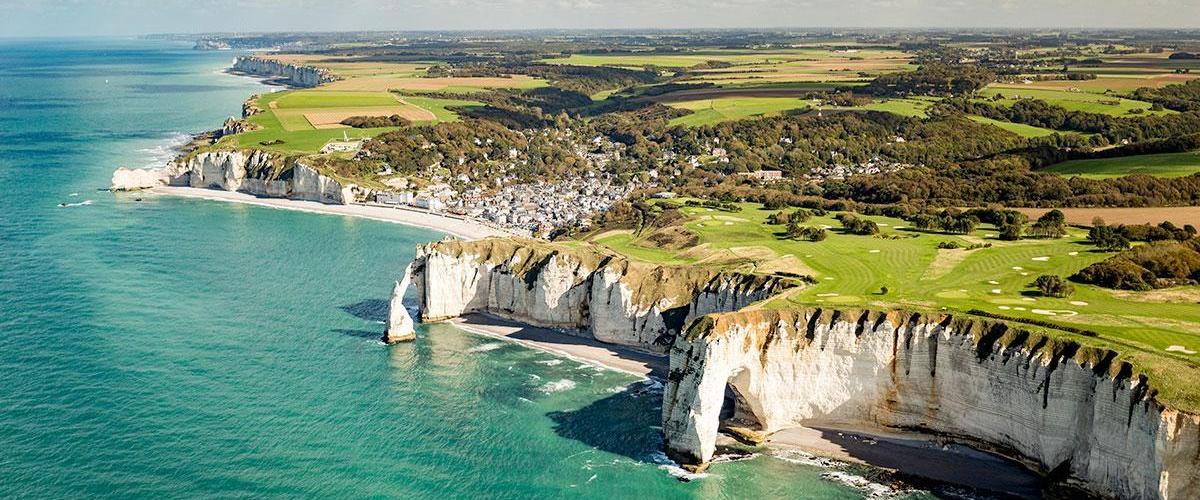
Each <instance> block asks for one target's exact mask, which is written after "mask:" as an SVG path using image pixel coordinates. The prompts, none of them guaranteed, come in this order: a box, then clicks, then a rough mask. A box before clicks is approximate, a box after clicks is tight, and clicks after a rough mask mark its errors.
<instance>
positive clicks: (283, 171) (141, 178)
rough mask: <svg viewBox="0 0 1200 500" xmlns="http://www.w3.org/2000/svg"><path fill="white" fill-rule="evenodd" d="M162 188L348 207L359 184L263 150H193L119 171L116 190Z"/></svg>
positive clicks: (116, 178)
mask: <svg viewBox="0 0 1200 500" xmlns="http://www.w3.org/2000/svg"><path fill="white" fill-rule="evenodd" d="M158 186H187V187H195V188H207V189H219V190H224V191H238V192H242V193H247V194H252V195H255V196H264V197H271V198H290V199H297V200H309V201H319V202H322V203H331V204H339V205H340V204H346V203H349V202H351V201H353V200H354V193H355V190H356V186H354V185H352V184H343V183H342V182H340V181H338V180H337V179H334V178H332V177H329V176H327V175H324V174H322V173H321V172H319V171H318V170H317V169H316V168H313V167H311V166H309V165H307V164H305V163H304V162H303V161H302V160H301V159H298V158H288V157H284V156H282V155H280V154H277V153H271V152H268V151H261V150H215V151H203V152H193V153H190V154H187V155H184V156H181V157H179V158H176V159H175V160H174V161H172V162H171V163H169V164H167V166H166V167H164V168H162V169H128V168H119V169H117V170H116V171H114V172H113V178H112V189H113V190H114V191H131V190H138V189H151V188H155V187H158Z"/></svg>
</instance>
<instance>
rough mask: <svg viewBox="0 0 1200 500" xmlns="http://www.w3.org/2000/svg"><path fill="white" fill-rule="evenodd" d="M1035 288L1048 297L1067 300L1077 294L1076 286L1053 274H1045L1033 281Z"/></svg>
mask: <svg viewBox="0 0 1200 500" xmlns="http://www.w3.org/2000/svg"><path fill="white" fill-rule="evenodd" d="M1033 286H1034V287H1035V288H1037V289H1038V291H1039V292H1041V293H1042V295H1044V296H1046V297H1058V298H1060V299H1061V298H1066V297H1070V296H1071V295H1073V294H1074V293H1075V286H1074V285H1072V284H1071V283H1069V282H1068V281H1067V280H1065V279H1063V278H1062V277H1061V276H1056V275H1053V274H1043V275H1041V276H1038V277H1037V279H1036V280H1034V281H1033Z"/></svg>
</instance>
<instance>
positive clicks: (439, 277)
mask: <svg viewBox="0 0 1200 500" xmlns="http://www.w3.org/2000/svg"><path fill="white" fill-rule="evenodd" d="M412 269H413V273H414V279H413V282H414V284H415V285H416V288H417V296H418V301H419V304H420V312H421V318H422V319H423V320H425V321H437V320H442V319H448V318H453V317H457V316H461V315H463V314H468V313H472V312H487V313H491V314H496V315H499V316H504V317H508V318H512V319H515V320H519V321H522V322H525V323H529V324H532V325H536V326H543V327H550V328H559V329H565V330H572V331H575V332H577V333H580V334H583V335H588V336H591V337H594V338H595V339H597V340H600V341H602V342H608V343H613V344H622V345H628V346H634V347H638V348H642V349H647V350H653V351H658V352H665V351H666V350H667V349H668V348H669V347H670V345H671V342H672V341H673V340H674V336H675V335H677V334H678V333H679V331H680V330H681V329H682V328H683V325H685V324H686V323H687V322H688V321H689V320H690V319H692V318H694V317H697V316H701V315H704V314H708V313H710V312H715V311H729V310H734V309H738V308H741V307H745V306H747V305H749V304H750V303H752V302H756V301H758V300H762V299H764V298H767V297H769V296H771V295H774V294H776V293H778V292H779V291H781V290H783V289H785V288H788V287H790V286H794V283H792V282H790V281H785V280H781V279H779V278H774V277H766V276H758V275H750V274H740V273H725V272H717V271H712V270H708V269H701V268H694V267H686V268H685V267H663V266H655V265H651V264H644V263H635V262H631V261H628V260H625V259H623V258H619V257H612V256H604V255H599V254H595V253H591V252H586V251H579V252H573V251H568V250H565V249H563V248H559V247H554V246H551V245H548V244H545V243H539V242H534V241H514V240H506V239H485V240H479V241H473V242H462V241H443V242H438V243H432V244H429V245H426V246H423V247H420V248H418V250H417V257H416V259H415V260H414V264H413V268H412Z"/></svg>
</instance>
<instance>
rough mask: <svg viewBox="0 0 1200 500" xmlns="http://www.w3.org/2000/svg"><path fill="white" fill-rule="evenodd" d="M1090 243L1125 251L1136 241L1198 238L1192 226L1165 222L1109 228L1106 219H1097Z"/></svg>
mask: <svg viewBox="0 0 1200 500" xmlns="http://www.w3.org/2000/svg"><path fill="white" fill-rule="evenodd" d="M1087 237H1088V241H1090V242H1091V243H1092V244H1093V245H1096V246H1097V247H1100V248H1101V249H1103V250H1110V251H1112V250H1124V249H1126V248H1129V245H1130V243H1131V242H1134V241H1146V242H1152V241H1168V240H1174V241H1187V240H1189V239H1192V238H1195V237H1196V228H1195V227H1194V226H1192V225H1191V224H1187V225H1184V226H1183V227H1182V228H1180V227H1178V226H1176V225H1175V224H1172V223H1171V222H1170V221H1164V222H1162V223H1161V224H1158V225H1156V226H1155V225H1150V224H1131V225H1126V224H1121V225H1117V226H1109V225H1107V224H1105V223H1104V219H1101V218H1099V217H1097V218H1096V219H1095V220H1093V221H1092V227H1091V229H1089V230H1088V236H1087Z"/></svg>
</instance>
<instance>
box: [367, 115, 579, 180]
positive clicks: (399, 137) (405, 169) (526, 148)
mask: <svg viewBox="0 0 1200 500" xmlns="http://www.w3.org/2000/svg"><path fill="white" fill-rule="evenodd" d="M363 149H364V153H363V154H364V155H365V156H367V157H369V158H372V159H376V160H382V161H385V162H387V164H388V165H390V166H391V167H392V169H393V170H394V171H395V172H397V173H401V174H406V175H412V174H416V173H428V172H430V169H436V170H440V171H443V172H442V173H444V174H447V175H444V177H448V178H454V177H457V176H458V175H460V174H465V175H467V176H469V177H470V178H471V179H472V180H473V181H474V182H475V183H479V184H485V183H486V181H488V180H491V179H495V178H500V177H513V178H517V179H529V180H533V179H546V178H554V177H557V176H565V175H578V174H579V172H582V171H584V170H585V169H586V168H588V167H589V164H588V162H587V160H586V159H585V158H582V157H580V156H578V155H577V154H576V153H575V152H574V151H572V149H571V147H570V143H569V142H565V141H560V140H556V139H555V137H554V135H553V134H541V133H529V134H525V133H522V132H517V131H514V130H511V129H509V128H508V127H505V126H503V125H501V124H498V123H495V122H491V121H487V120H473V119H468V120H463V121H460V122H448V123H439V124H437V125H433V126H428V127H414V128H406V129H401V130H397V131H394V132H388V133H386V134H382V135H380V136H378V137H376V138H375V139H374V140H371V141H368V142H367V143H366V145H364V148H363ZM514 150H515V151H516V152H517V154H518V156H519V158H518V159H511V158H510V152H512V151H514ZM460 160H461V161H460Z"/></svg>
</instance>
